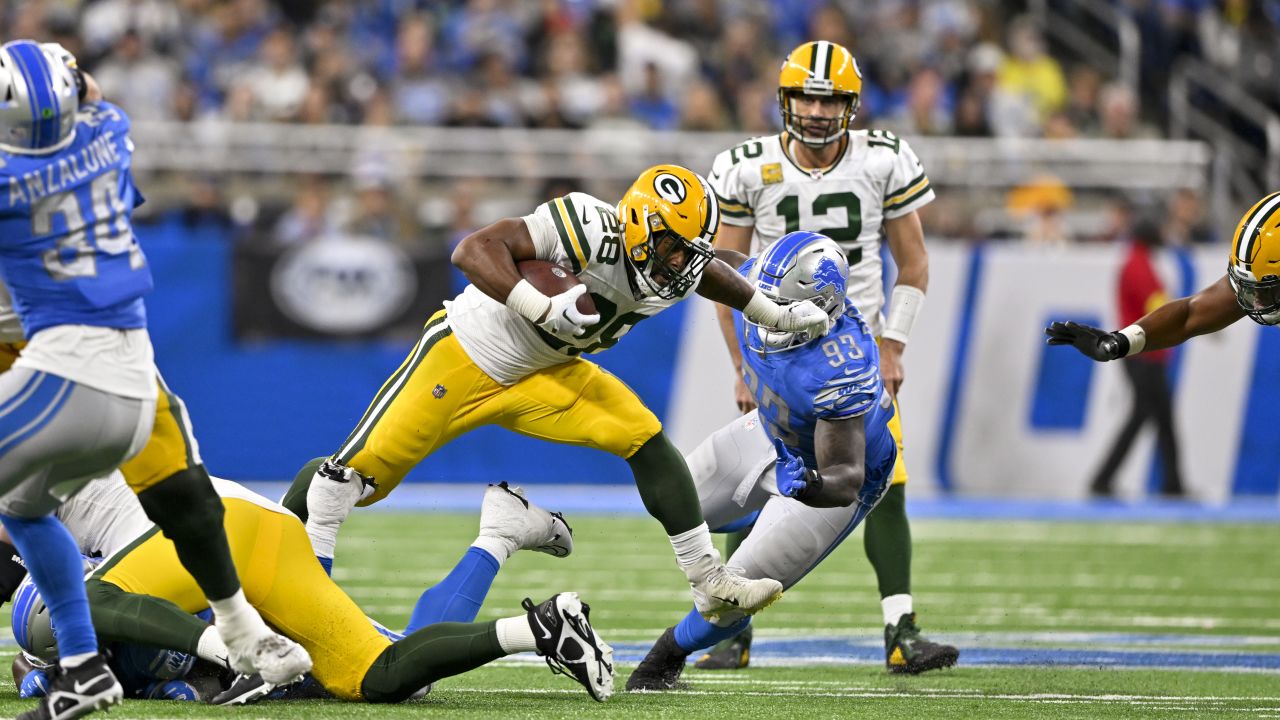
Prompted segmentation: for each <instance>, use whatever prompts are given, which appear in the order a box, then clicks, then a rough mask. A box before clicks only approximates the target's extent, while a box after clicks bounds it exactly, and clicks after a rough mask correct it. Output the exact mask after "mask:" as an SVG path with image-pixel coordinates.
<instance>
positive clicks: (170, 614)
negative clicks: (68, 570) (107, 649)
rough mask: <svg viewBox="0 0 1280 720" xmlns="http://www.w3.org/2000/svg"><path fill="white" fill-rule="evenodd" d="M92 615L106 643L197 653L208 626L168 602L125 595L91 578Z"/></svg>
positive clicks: (90, 605)
mask: <svg viewBox="0 0 1280 720" xmlns="http://www.w3.org/2000/svg"><path fill="white" fill-rule="evenodd" d="M85 590H86V591H87V592H88V594H89V612H90V614H91V615H92V617H93V627H94V629H95V630H97V631H98V637H99V638H101V639H102V640H103V641H105V642H128V643H137V644H139V645H152V646H155V647H159V648H167V649H170V650H181V651H182V652H186V653H192V654H195V652H196V650H197V649H198V648H199V646H200V635H201V634H203V633H204V631H205V630H206V629H208V627H209V624H208V623H206V622H205V621H203V620H201V619H200V618H198V617H196V616H195V615H192V614H191V613H189V612H184V611H183V610H182V608H180V607H178V606H177V605H174V604H173V603H171V602H169V601H168V600H161V599H160V598H157V597H152V596H150V595H138V594H136V593H130V592H125V591H124V590H121V589H120V588H118V587H116V586H115V585H112V584H111V583H109V582H104V581H102V580H98V579H97V578H93V579H90V580H89V581H88V582H86V583H85Z"/></svg>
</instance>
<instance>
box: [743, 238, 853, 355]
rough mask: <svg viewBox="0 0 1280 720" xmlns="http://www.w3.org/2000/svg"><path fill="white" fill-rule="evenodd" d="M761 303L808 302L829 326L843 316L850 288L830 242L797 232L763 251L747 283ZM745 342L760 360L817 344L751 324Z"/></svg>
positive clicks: (807, 338)
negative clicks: (761, 356)
mask: <svg viewBox="0 0 1280 720" xmlns="http://www.w3.org/2000/svg"><path fill="white" fill-rule="evenodd" d="M748 279H749V280H750V281H751V283H752V284H753V285H754V286H755V287H756V288H757V289H758V290H759V291H760V292H762V293H764V295H765V297H767V298H769V299H770V300H772V301H774V302H776V303H778V304H780V305H790V304H791V303H797V302H803V301H805V300H812V301H813V302H814V304H816V305H817V306H818V307H820V308H822V309H823V310H825V311H826V312H827V315H828V316H830V317H831V320H832V322H835V321H836V320H837V319H838V318H839V317H840V316H841V315H842V314H844V303H845V300H844V296H845V290H846V289H847V288H848V286H849V261H848V260H846V259H845V256H844V253H843V252H841V250H840V246H839V245H837V244H836V242H835V241H834V240H832V239H831V238H829V237H827V236H826V235H822V234H819V233H815V232H807V231H803V230H801V231H797V232H792V233H787V234H786V235H783V236H782V237H780V238H778V239H777V240H776V241H775V242H774V243H773V244H772V245H770V246H769V247H767V248H765V249H764V252H762V253H760V256H759V257H758V258H757V259H756V261H755V265H754V266H753V267H752V268H751V274H750V276H749V278H748ZM744 322H746V323H747V325H748V328H747V330H748V332H747V341H748V343H749V346H750V347H751V348H752V349H753V350H756V351H757V352H760V353H762V354H765V355H768V354H770V353H776V352H782V351H784V350H790V349H791V348H794V347H799V346H801V345H804V344H805V343H807V342H809V341H810V340H815V339H817V338H816V337H810V336H809V334H808V333H793V332H781V331H778V330H773V329H770V328H766V327H763V326H761V325H758V324H756V323H753V322H751V321H749V320H745V321H744Z"/></svg>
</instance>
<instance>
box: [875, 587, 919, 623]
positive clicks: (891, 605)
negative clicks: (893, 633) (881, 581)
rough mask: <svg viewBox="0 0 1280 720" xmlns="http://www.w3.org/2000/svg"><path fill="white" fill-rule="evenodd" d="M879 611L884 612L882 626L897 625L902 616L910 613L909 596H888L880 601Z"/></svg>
mask: <svg viewBox="0 0 1280 720" xmlns="http://www.w3.org/2000/svg"><path fill="white" fill-rule="evenodd" d="M880 609H881V610H883V611H884V624H885V625H897V624H898V621H899V620H901V619H902V616H903V615H906V614H907V613H910V612H911V596H910V595H905V594H904V595H889V596H887V597H884V598H882V599H881V600H880Z"/></svg>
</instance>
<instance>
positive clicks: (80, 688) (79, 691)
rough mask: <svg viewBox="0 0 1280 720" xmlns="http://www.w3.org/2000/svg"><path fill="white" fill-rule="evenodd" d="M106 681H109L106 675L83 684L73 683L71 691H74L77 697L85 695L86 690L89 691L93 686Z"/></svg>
mask: <svg viewBox="0 0 1280 720" xmlns="http://www.w3.org/2000/svg"><path fill="white" fill-rule="evenodd" d="M104 679H107V675H106V674H105V673H104V674H102V675H98V676H96V677H93V678H90V679H89V680H86V681H85V682H83V683H81V682H77V683H73V684H72V686H71V689H72V690H74V691H75V693H76V694H77V695H83V694H84V691H85V690H86V689H88V688H89V687H90V686H92V685H93V684H95V683H97V682H99V681H101V680H104Z"/></svg>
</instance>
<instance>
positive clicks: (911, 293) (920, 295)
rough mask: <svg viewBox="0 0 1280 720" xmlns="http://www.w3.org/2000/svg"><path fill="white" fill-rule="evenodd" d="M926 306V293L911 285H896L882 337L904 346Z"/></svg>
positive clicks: (890, 300)
mask: <svg viewBox="0 0 1280 720" xmlns="http://www.w3.org/2000/svg"><path fill="white" fill-rule="evenodd" d="M923 306H924V291H923V290H921V289H920V288H917V287H911V286H910V285H895V286H894V288H893V295H892V296H890V299H889V314H888V316H886V317H885V321H884V332H882V333H880V337H882V338H884V339H886V340H897V341H898V342H900V343H902V344H903V345H906V344H907V338H909V337H911V326H912V325H915V322H916V316H917V315H919V314H920V308H921V307H923Z"/></svg>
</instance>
